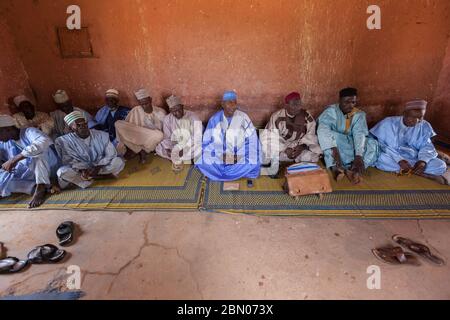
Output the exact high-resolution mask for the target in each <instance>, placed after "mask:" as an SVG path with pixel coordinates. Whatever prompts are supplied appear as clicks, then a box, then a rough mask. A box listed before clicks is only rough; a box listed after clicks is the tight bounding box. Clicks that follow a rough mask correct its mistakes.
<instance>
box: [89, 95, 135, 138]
mask: <svg viewBox="0 0 450 320" xmlns="http://www.w3.org/2000/svg"><path fill="white" fill-rule="evenodd" d="M105 102H106V105H105V106H104V107H102V108H101V109H100V110H98V112H97V114H96V115H95V122H96V125H95V126H94V127H92V128H94V129H97V130H101V131H105V132H107V133H108V134H109V139H110V140H111V141H112V143H113V144H114V146H117V144H118V142H117V140H116V127H115V123H116V121H118V120H125V119H126V117H127V115H128V112H130V108H128V107H121V106H119V91H117V90H116V89H109V90H108V91H106V94H105Z"/></svg>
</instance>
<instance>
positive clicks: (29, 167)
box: [0, 115, 60, 208]
mask: <svg viewBox="0 0 450 320" xmlns="http://www.w3.org/2000/svg"><path fill="white" fill-rule="evenodd" d="M16 125H17V124H16V121H15V120H14V119H13V118H12V117H11V116H8V115H0V162H1V164H2V166H1V168H0V198H4V197H8V196H10V195H11V194H12V193H25V194H33V193H34V195H33V198H32V200H31V202H30V204H29V207H30V208H36V207H39V206H40V205H42V204H43V203H44V201H45V196H46V194H47V189H48V188H49V187H50V186H51V181H50V178H51V177H56V170H57V169H58V167H59V164H60V163H59V159H58V157H57V154H56V152H55V150H54V147H53V141H52V140H51V139H50V138H49V137H48V136H47V135H45V134H44V133H43V132H42V131H40V130H38V129H36V128H26V129H18V128H17V127H16Z"/></svg>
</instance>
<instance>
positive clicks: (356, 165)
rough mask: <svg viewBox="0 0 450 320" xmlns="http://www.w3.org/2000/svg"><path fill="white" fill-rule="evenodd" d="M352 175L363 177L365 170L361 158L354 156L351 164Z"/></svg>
mask: <svg viewBox="0 0 450 320" xmlns="http://www.w3.org/2000/svg"><path fill="white" fill-rule="evenodd" d="M351 170H352V171H353V173H356V174H358V175H360V176H361V175H363V173H364V170H365V165H364V160H363V157H362V156H356V157H355V160H354V161H353V164H352V169H351Z"/></svg>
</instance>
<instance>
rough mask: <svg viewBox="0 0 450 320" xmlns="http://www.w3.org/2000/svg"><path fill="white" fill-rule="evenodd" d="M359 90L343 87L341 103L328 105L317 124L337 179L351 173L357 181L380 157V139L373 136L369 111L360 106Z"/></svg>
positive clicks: (350, 176) (351, 179)
mask: <svg viewBox="0 0 450 320" xmlns="http://www.w3.org/2000/svg"><path fill="white" fill-rule="evenodd" d="M357 94H358V92H357V90H356V89H354V88H345V89H343V90H341V92H340V94H339V98H340V99H339V103H338V104H333V105H331V106H329V107H327V109H326V110H325V111H324V112H323V113H322V114H321V115H320V117H319V119H318V123H319V125H318V128H317V136H318V138H319V144H320V147H321V148H322V150H323V152H324V156H325V163H326V166H327V168H330V169H331V170H332V172H333V174H334V177H335V178H336V180H341V179H342V178H343V177H344V176H347V177H348V178H349V180H350V181H351V182H353V183H354V184H358V183H359V182H360V181H361V179H362V175H363V173H364V171H365V169H366V168H368V167H371V166H373V165H374V164H375V162H376V160H377V158H378V143H377V141H376V140H375V139H373V138H371V137H369V129H368V127H367V121H366V113H365V112H364V111H361V110H359V109H358V108H356V104H357Z"/></svg>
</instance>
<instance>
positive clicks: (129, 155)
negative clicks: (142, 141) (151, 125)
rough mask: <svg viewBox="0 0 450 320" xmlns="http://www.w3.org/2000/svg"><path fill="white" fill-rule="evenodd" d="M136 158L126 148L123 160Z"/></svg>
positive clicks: (134, 154)
mask: <svg viewBox="0 0 450 320" xmlns="http://www.w3.org/2000/svg"><path fill="white" fill-rule="evenodd" d="M135 156H136V153H134V152H133V151H131V150H130V149H128V148H127V151H126V152H125V154H124V155H123V157H124V158H125V160H131V159H133V158H134V157H135Z"/></svg>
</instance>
